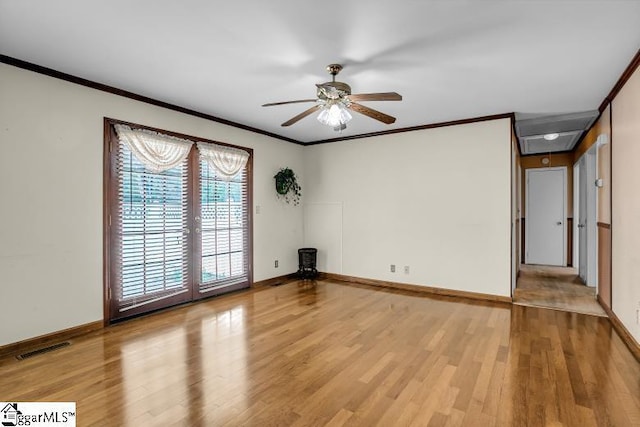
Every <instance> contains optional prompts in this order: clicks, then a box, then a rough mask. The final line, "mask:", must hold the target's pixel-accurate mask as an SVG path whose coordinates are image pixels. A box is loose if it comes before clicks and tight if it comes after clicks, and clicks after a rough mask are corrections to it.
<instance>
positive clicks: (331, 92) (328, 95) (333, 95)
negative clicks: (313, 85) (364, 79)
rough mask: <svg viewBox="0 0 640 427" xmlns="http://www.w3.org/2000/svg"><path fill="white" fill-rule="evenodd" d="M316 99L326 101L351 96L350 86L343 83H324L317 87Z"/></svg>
mask: <svg viewBox="0 0 640 427" xmlns="http://www.w3.org/2000/svg"><path fill="white" fill-rule="evenodd" d="M317 95H318V99H322V100H324V101H327V100H329V99H339V98H344V97H345V96H348V95H351V86H349V85H348V84H346V83H343V82H326V83H322V84H319V85H318V91H317Z"/></svg>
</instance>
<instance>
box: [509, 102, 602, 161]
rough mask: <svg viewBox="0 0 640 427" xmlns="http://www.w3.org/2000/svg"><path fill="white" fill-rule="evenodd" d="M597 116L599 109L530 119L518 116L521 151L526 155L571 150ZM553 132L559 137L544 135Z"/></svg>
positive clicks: (517, 124)
mask: <svg viewBox="0 0 640 427" xmlns="http://www.w3.org/2000/svg"><path fill="white" fill-rule="evenodd" d="M597 117H598V111H584V112H581V113H569V114H556V115H553V116H544V117H536V118H529V119H518V118H516V134H517V136H518V140H519V143H520V151H521V153H522V154H524V155H526V154H542V153H554V152H561V151H571V150H573V149H574V148H575V145H576V144H577V143H578V141H579V140H580V138H581V137H582V134H583V133H584V132H586V131H587V130H589V128H590V127H591V126H592V125H593V122H595V120H596V118H597ZM552 133H557V134H559V135H558V138H556V139H554V140H546V139H544V135H549V134H552Z"/></svg>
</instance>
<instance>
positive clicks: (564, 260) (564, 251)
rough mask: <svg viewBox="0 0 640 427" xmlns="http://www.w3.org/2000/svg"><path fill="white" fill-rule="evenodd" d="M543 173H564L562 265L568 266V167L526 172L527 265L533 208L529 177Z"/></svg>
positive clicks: (527, 170) (525, 236) (536, 169)
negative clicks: (530, 213)
mask: <svg viewBox="0 0 640 427" xmlns="http://www.w3.org/2000/svg"><path fill="white" fill-rule="evenodd" d="M541 171H561V172H562V182H563V186H562V205H563V206H562V224H563V225H564V227H562V228H563V233H562V265H563V266H565V267H566V266H567V167H566V166H555V167H548V168H529V169H526V170H525V179H526V184H525V185H526V195H525V198H526V202H527V205H526V209H525V227H524V228H525V234H524V238H525V263H526V264H528V263H529V242H530V240H531V239H530V236H531V230H530V226H531V221H530V217H529V210H530V208H531V203H530V198H529V194H530V191H529V177H530V175H531V173H532V172H541Z"/></svg>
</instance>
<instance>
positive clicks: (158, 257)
mask: <svg viewBox="0 0 640 427" xmlns="http://www.w3.org/2000/svg"><path fill="white" fill-rule="evenodd" d="M116 165H117V166H116V167H117V177H118V179H117V186H118V188H117V203H118V209H117V218H115V224H113V225H114V231H115V236H116V244H115V256H116V263H117V268H116V269H115V270H116V273H117V276H118V277H116V281H115V283H116V284H117V286H116V293H117V295H115V296H116V298H117V299H118V304H119V311H121V312H124V311H127V310H130V309H133V308H136V307H139V306H141V305H145V304H148V303H151V302H155V301H158V300H159V299H166V298H171V297H174V296H176V295H179V294H186V293H187V292H188V291H189V286H188V285H189V277H188V276H189V273H188V271H189V258H188V251H189V244H188V239H187V235H186V233H185V230H187V228H188V191H187V190H188V187H187V185H188V175H187V173H188V171H187V166H188V161H187V159H185V158H183V159H182V160H181V161H180V162H179V163H178V164H177V166H175V167H173V168H170V169H167V170H165V171H163V172H152V171H150V170H149V169H148V168H145V165H143V164H142V163H141V162H140V161H139V160H138V158H137V156H136V155H134V154H133V153H132V152H131V150H130V149H129V146H128V144H124V143H119V144H118V151H117V162H116ZM186 296H187V295H185V297H186Z"/></svg>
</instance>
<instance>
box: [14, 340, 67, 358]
mask: <svg viewBox="0 0 640 427" xmlns="http://www.w3.org/2000/svg"><path fill="white" fill-rule="evenodd" d="M68 345H71V343H70V342H69V341H65V342H61V343H58V344H53V345H50V346H48V347H43V348H39V349H37V350H33V351H28V352H26V353H22V354H19V355H18V356H16V359H18V360H24V359H28V358H30V357H33V356H37V355H39V354H43V353H49V352H50V351H54V350H57V349H59V348H62V347H66V346H68Z"/></svg>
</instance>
